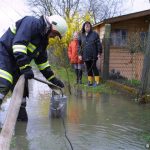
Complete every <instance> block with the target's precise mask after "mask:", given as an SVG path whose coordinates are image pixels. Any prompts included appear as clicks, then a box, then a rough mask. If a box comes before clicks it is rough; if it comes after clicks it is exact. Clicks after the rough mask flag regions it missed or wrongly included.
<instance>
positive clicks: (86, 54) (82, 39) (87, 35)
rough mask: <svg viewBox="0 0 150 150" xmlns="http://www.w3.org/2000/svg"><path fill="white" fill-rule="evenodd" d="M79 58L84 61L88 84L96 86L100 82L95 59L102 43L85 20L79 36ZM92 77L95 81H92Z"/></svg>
mask: <svg viewBox="0 0 150 150" xmlns="http://www.w3.org/2000/svg"><path fill="white" fill-rule="evenodd" d="M78 54H79V59H80V60H83V61H84V62H85V65H86V68H87V74H88V86H92V85H93V86H97V85H99V84H100V76H99V71H98V69H97V67H96V61H97V59H98V57H100V56H101V54H102V45H101V42H100V39H99V35H98V34H97V33H96V32H95V31H93V30H92V25H91V23H90V22H88V21H86V22H85V23H84V24H83V26H82V31H81V35H80V36H79V48H78ZM93 77H94V79H95V82H93Z"/></svg>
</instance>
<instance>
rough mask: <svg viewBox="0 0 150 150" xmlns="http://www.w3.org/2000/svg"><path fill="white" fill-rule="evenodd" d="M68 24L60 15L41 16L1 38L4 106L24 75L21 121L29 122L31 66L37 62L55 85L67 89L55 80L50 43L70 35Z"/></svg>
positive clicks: (0, 84)
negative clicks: (49, 57)
mask: <svg viewBox="0 0 150 150" xmlns="http://www.w3.org/2000/svg"><path fill="white" fill-rule="evenodd" d="M67 28H68V27H67V23H66V21H65V20H64V19H63V18H62V17H61V16H59V15H52V16H41V17H40V18H39V19H38V18H35V17H33V16H26V17H24V18H22V19H20V20H18V21H17V22H16V23H15V24H14V25H12V26H11V27H10V28H9V29H8V30H7V31H6V32H5V33H4V34H3V36H2V37H1V38H0V105H1V104H2V101H3V99H4V97H5V95H6V94H7V93H8V92H9V90H13V88H14V86H15V84H16V82H17V80H18V79H19V77H20V75H21V74H24V76H25V79H26V82H25V90H24V95H23V101H22V104H21V107H20V111H19V115H18V120H21V121H27V120H28V117H27V113H26V109H25V107H26V100H25V97H27V96H28V85H27V83H28V82H27V81H28V79H32V78H33V77H34V74H33V71H32V68H31V66H30V62H31V60H32V59H34V61H35V63H36V64H37V66H38V68H39V70H40V72H41V73H42V74H43V75H44V77H45V78H46V79H47V80H48V81H50V82H51V83H53V84H55V85H57V86H59V87H61V88H63V87H64V84H63V82H61V81H60V80H59V79H57V78H56V77H55V76H54V73H53V71H52V70H51V67H50V65H49V62H48V55H47V51H46V48H47V45H48V39H49V38H54V37H56V36H59V37H60V38H61V37H62V36H63V35H64V34H65V33H66V31H67Z"/></svg>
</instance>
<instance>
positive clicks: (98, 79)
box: [93, 76, 100, 87]
mask: <svg viewBox="0 0 150 150" xmlns="http://www.w3.org/2000/svg"><path fill="white" fill-rule="evenodd" d="M94 78H95V83H94V84H93V86H94V87H96V86H98V85H99V84H100V77H99V76H95V77H94Z"/></svg>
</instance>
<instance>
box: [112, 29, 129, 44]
mask: <svg viewBox="0 0 150 150" xmlns="http://www.w3.org/2000/svg"><path fill="white" fill-rule="evenodd" d="M126 39H127V30H125V29H115V30H113V31H112V32H111V45H112V46H117V47H122V46H126V44H127V40H126Z"/></svg>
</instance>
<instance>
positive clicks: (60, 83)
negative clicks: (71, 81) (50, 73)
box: [50, 77, 64, 88]
mask: <svg viewBox="0 0 150 150" xmlns="http://www.w3.org/2000/svg"><path fill="white" fill-rule="evenodd" d="M50 82H51V83H53V84H54V85H56V86H59V87H61V88H63V87H64V83H63V82H62V81H60V80H59V79H57V78H56V77H54V78H52V79H51V80H50Z"/></svg>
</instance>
